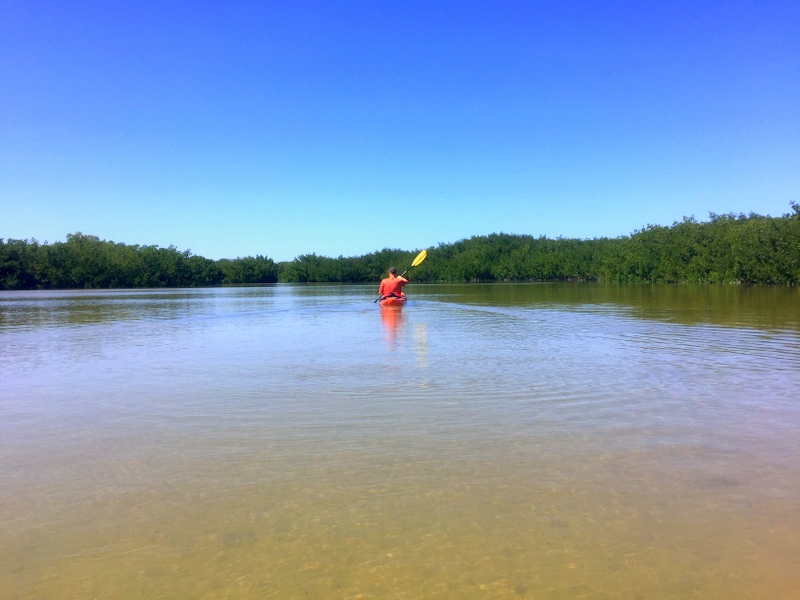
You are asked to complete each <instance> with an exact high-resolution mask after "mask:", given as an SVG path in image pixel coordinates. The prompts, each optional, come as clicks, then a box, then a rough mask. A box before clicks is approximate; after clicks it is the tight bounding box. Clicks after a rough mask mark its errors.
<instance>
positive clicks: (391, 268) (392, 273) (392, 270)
mask: <svg viewBox="0 0 800 600" xmlns="http://www.w3.org/2000/svg"><path fill="white" fill-rule="evenodd" d="M389 273H390V274H391V275H397V269H395V268H394V267H389Z"/></svg>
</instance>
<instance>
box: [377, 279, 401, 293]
mask: <svg viewBox="0 0 800 600" xmlns="http://www.w3.org/2000/svg"><path fill="white" fill-rule="evenodd" d="M407 283H408V279H406V278H405V277H397V276H395V275H389V277H387V278H386V279H384V280H383V281H381V287H380V291H379V292H378V293H379V294H380V295H381V296H388V295H389V294H392V293H394V294H397V295H398V296H400V295H402V293H403V291H402V290H403V286H404V285H405V284H407Z"/></svg>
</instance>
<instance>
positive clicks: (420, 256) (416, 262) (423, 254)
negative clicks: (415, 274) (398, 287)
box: [374, 250, 428, 302]
mask: <svg viewBox="0 0 800 600" xmlns="http://www.w3.org/2000/svg"><path fill="white" fill-rule="evenodd" d="M427 256H428V251H427V250H423V251H422V252H420V253H419V254H417V257H416V258H415V259H414V261H413V262H412V263H411V267H416V266H418V265H419V264H421V263H422V261H423V260H425V257H427ZM411 267H408V269H406V270H405V271H403V274H402V275H400V277H405V275H406V273H408V271H409V270H410V269H411ZM383 298H384V297H383V296H378V298H377V299H376V300H374V302H377V301H378V300H383Z"/></svg>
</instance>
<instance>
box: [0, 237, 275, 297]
mask: <svg viewBox="0 0 800 600" xmlns="http://www.w3.org/2000/svg"><path fill="white" fill-rule="evenodd" d="M277 281H278V266H277V265H276V264H275V262H274V261H273V260H272V259H270V258H267V257H264V256H248V257H245V258H236V259H233V260H228V259H224V260H217V261H214V260H211V259H208V258H203V257H202V256H196V255H193V254H192V253H191V252H190V251H188V250H185V251H182V252H181V251H179V250H178V249H177V248H175V247H174V246H170V247H169V248H161V247H159V246H139V245H127V244H120V243H115V242H108V241H105V240H101V239H99V238H98V237H97V236H93V235H84V234H83V233H71V234H69V235H67V241H66V242H55V243H53V244H47V243H44V244H40V243H39V242H37V241H36V240H3V239H0V289H6V290H14V289H70V288H141V287H192V286H210V285H220V284H232V283H275V282H277Z"/></svg>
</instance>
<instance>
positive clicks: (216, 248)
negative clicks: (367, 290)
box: [0, 0, 800, 260]
mask: <svg viewBox="0 0 800 600" xmlns="http://www.w3.org/2000/svg"><path fill="white" fill-rule="evenodd" d="M791 200H794V201H800V2H798V1H797V0H785V1H769V0H756V1H738V0H730V1H725V2H714V1H708V2H697V1H696V0H691V1H681V0H677V1H674V0H670V1H664V2H650V1H647V0H631V1H625V2H604V1H585V2H570V1H567V0H562V1H557V0H554V1H535V0H528V1H524V2H521V1H520V2H516V1H511V0H501V1H490V0H487V1H485V2H473V1H470V0H459V1H446V0H438V1H437V0H425V1H404V0H392V1H390V0H363V1H356V0H353V1H337V0H326V1H322V0H319V1H304V0H289V1H283V0H263V1H253V2H246V1H236V0H227V1H225V2H222V1H215V2H204V1H201V0H193V1H170V0H159V1H150V0H135V1H114V0H108V1H101V0H94V1H88V2H87V1H81V0H52V1H48V2H36V1H33V0H0V237H3V238H36V239H37V240H39V241H40V242H44V241H50V242H55V241H62V240H64V239H66V234H68V233H73V232H76V231H82V232H83V233H86V234H92V235H97V236H99V237H100V238H101V239H107V240H113V241H116V242H124V243H126V244H148V245H149V244H155V245H159V246H169V245H171V244H173V245H175V246H177V247H178V249H180V250H187V249H190V250H191V251H192V252H193V253H194V254H200V255H202V256H206V257H208V258H214V259H218V258H235V257H237V256H247V255H256V254H263V255H267V256H269V257H271V258H273V259H275V260H291V259H292V258H294V257H296V256H298V255H300V254H310V253H312V252H315V253H317V254H322V255H327V256H339V255H344V256H355V255H361V254H366V253H369V252H373V251H375V250H379V249H381V248H387V247H388V248H402V249H405V250H415V249H420V248H426V247H429V246H435V245H437V244H438V243H440V242H445V243H449V242H454V241H457V240H460V239H463V238H468V237H471V236H473V235H485V234H489V233H492V232H506V233H519V234H531V235H534V236H539V235H547V236H549V237H556V236H559V235H562V236H565V237H579V238H592V237H601V236H610V237H616V236H619V235H628V234H630V233H632V232H633V231H634V230H636V229H640V228H642V227H643V226H645V225H647V224H648V223H652V224H660V225H670V224H672V223H673V222H674V221H676V220H680V219H681V218H682V217H683V216H684V215H686V216H688V215H695V216H696V217H697V218H698V219H699V220H705V219H707V218H708V213H709V212H716V213H727V212H736V213H738V212H745V213H749V212H751V211H752V212H757V213H760V214H769V215H772V216H779V215H781V214H784V213H787V212H789V211H790V207H789V202H790V201H791Z"/></svg>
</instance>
